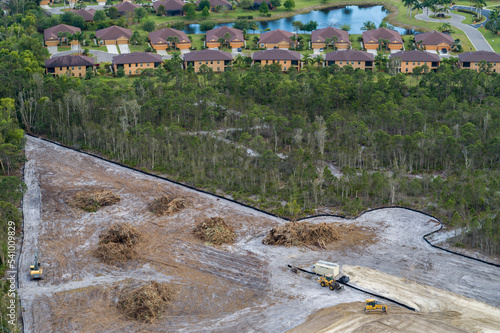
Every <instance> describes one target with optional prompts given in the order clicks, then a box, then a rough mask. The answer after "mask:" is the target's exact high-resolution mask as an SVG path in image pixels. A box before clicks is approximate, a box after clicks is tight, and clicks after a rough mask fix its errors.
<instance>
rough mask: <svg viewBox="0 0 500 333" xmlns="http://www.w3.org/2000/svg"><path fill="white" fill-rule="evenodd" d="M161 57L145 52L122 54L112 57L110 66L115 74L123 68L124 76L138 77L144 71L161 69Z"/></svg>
mask: <svg viewBox="0 0 500 333" xmlns="http://www.w3.org/2000/svg"><path fill="white" fill-rule="evenodd" d="M162 64H163V59H162V58H161V55H159V54H154V53H145V52H132V53H123V54H120V55H117V56H115V57H113V61H112V65H113V69H114V71H115V73H116V71H118V69H120V68H123V69H124V70H125V74H126V75H139V74H141V72H142V71H143V70H145V69H154V68H161V65H162Z"/></svg>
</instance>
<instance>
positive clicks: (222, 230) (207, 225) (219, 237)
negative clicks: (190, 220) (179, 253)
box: [193, 217, 236, 245]
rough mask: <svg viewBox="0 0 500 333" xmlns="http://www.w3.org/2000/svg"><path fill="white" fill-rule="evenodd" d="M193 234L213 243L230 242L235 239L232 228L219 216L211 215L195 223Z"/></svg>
mask: <svg viewBox="0 0 500 333" xmlns="http://www.w3.org/2000/svg"><path fill="white" fill-rule="evenodd" d="M193 234H194V235H195V236H196V237H197V238H199V239H201V240H202V241H205V242H209V243H212V244H214V245H222V244H231V243H233V242H234V241H235V239H236V234H235V233H234V230H233V228H232V227H231V226H230V225H228V224H227V223H226V222H225V221H224V219H222V218H220V217H211V218H208V219H206V220H203V221H200V222H198V223H197V224H196V227H195V228H194V230H193Z"/></svg>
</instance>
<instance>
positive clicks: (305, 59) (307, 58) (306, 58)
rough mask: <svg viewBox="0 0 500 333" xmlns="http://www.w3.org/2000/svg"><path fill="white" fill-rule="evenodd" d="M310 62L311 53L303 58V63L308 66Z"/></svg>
mask: <svg viewBox="0 0 500 333" xmlns="http://www.w3.org/2000/svg"><path fill="white" fill-rule="evenodd" d="M309 60H311V54H310V53H306V54H304V56H303V57H302V62H303V63H304V64H306V65H307V63H308V62H309Z"/></svg>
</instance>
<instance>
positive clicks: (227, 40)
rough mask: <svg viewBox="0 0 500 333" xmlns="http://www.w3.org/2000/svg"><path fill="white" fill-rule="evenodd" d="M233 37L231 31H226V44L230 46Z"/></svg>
mask: <svg viewBox="0 0 500 333" xmlns="http://www.w3.org/2000/svg"><path fill="white" fill-rule="evenodd" d="M230 39H231V34H230V33H229V32H226V34H225V35H224V42H225V43H226V46H227V47H229V45H230V43H229V40H230Z"/></svg>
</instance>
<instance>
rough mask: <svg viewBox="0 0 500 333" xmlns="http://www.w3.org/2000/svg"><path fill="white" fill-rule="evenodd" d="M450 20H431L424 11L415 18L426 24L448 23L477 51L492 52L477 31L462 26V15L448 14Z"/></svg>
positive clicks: (467, 26)
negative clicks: (461, 32) (464, 36)
mask: <svg viewBox="0 0 500 333" xmlns="http://www.w3.org/2000/svg"><path fill="white" fill-rule="evenodd" d="M429 13H430V14H433V13H432V12H429ZM450 16H451V18H450V19H448V20H438V19H433V18H430V17H429V16H427V13H426V11H424V13H423V14H418V15H416V16H415V17H416V18H417V19H418V20H421V21H426V22H439V23H450V24H451V25H452V26H454V27H455V28H458V29H460V30H462V31H463V32H464V33H465V34H466V35H467V37H469V39H470V41H471V43H472V45H474V47H475V48H476V50H477V51H490V52H493V48H492V47H491V46H490V44H489V43H488V42H487V41H486V39H485V38H484V36H483V35H482V34H481V33H480V32H479V31H477V29H475V28H473V27H472V26H470V25H467V24H463V23H462V21H463V20H465V17H463V16H462V15H457V14H453V13H450ZM464 51H471V50H464Z"/></svg>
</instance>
